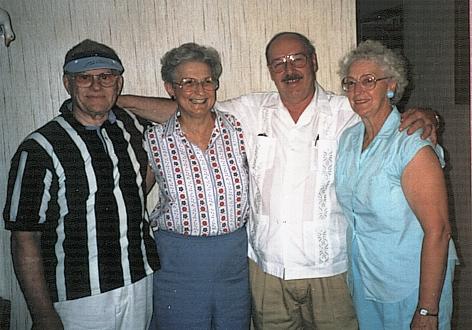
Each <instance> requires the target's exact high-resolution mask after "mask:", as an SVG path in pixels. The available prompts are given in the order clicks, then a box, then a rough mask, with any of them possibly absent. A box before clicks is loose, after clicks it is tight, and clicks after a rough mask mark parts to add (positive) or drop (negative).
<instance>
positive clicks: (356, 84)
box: [353, 81, 364, 94]
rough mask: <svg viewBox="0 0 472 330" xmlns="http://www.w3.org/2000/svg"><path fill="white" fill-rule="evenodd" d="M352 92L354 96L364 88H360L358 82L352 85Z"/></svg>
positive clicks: (360, 85)
mask: <svg viewBox="0 0 472 330" xmlns="http://www.w3.org/2000/svg"><path fill="white" fill-rule="evenodd" d="M353 91H354V93H355V94H357V93H360V92H363V91H364V87H363V86H362V84H361V82H360V81H356V83H355V84H354V88H353Z"/></svg>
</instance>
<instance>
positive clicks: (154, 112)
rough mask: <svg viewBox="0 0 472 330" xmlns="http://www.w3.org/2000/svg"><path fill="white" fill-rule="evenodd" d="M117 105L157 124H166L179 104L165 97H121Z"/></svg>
mask: <svg viewBox="0 0 472 330" xmlns="http://www.w3.org/2000/svg"><path fill="white" fill-rule="evenodd" d="M116 103H117V105H118V106H120V107H122V108H125V109H128V110H130V111H131V112H133V113H134V114H136V115H137V116H139V117H142V118H145V119H147V120H151V121H154V122H157V123H162V122H165V121H166V120H167V119H169V118H170V117H171V116H172V115H173V114H174V113H175V111H176V110H177V103H175V102H174V101H172V100H171V99H169V98H163V97H150V96H137V95H120V96H119V97H118V100H117V102H116Z"/></svg>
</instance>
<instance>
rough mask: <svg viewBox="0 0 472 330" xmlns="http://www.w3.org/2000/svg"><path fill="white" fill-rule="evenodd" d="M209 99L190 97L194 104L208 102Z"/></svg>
mask: <svg viewBox="0 0 472 330" xmlns="http://www.w3.org/2000/svg"><path fill="white" fill-rule="evenodd" d="M206 101H207V99H206V98H205V99H190V102H192V103H193V104H204V103H206Z"/></svg>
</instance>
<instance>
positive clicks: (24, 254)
mask: <svg viewBox="0 0 472 330" xmlns="http://www.w3.org/2000/svg"><path fill="white" fill-rule="evenodd" d="M11 254H12V259H13V267H14V269H15V274H16V277H17V279H18V282H19V283H20V287H21V290H22V291H23V294H24V296H25V299H26V303H27V305H28V309H29V311H30V313H31V318H32V319H33V327H32V329H63V325H62V322H61V320H60V318H59V315H58V314H57V313H56V311H55V309H54V305H53V303H52V301H51V298H50V295H49V292H48V288H47V285H46V279H45V276H44V268H43V259H42V256H41V233H40V232H28V231H12V233H11Z"/></svg>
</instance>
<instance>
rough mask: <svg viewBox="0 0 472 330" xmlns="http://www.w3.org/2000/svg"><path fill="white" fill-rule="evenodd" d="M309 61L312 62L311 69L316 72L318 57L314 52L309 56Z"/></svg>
mask: <svg viewBox="0 0 472 330" xmlns="http://www.w3.org/2000/svg"><path fill="white" fill-rule="evenodd" d="M311 61H312V63H313V71H314V72H317V71H318V59H317V58H316V53H313V55H312V57H311Z"/></svg>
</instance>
